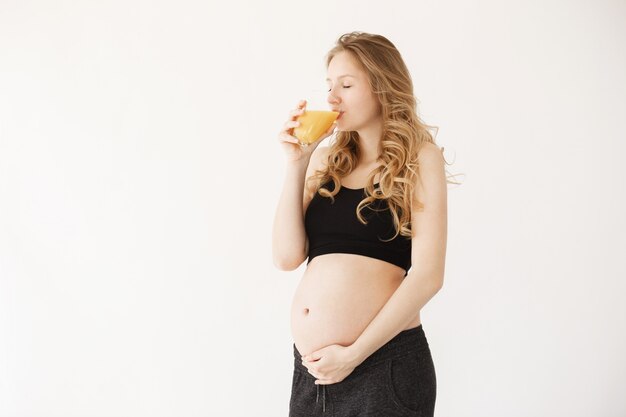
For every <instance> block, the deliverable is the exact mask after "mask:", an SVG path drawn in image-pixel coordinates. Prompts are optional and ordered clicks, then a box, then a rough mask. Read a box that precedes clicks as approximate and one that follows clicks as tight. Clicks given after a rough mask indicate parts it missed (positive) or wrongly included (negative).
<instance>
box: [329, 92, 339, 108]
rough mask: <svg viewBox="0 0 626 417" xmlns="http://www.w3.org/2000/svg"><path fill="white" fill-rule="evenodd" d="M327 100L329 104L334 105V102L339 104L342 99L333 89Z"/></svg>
mask: <svg viewBox="0 0 626 417" xmlns="http://www.w3.org/2000/svg"><path fill="white" fill-rule="evenodd" d="M327 101H328V104H330V105H334V104H339V103H340V101H341V100H339V98H338V97H337V96H335V95H334V94H333V92H332V91H330V92H329V93H328V99H327Z"/></svg>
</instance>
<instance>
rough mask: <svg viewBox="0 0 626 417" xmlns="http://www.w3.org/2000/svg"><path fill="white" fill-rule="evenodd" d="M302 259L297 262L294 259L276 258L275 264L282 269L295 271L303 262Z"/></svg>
mask: <svg viewBox="0 0 626 417" xmlns="http://www.w3.org/2000/svg"><path fill="white" fill-rule="evenodd" d="M302 262H303V261H302V260H300V261H299V262H296V261H295V260H294V259H287V258H274V266H275V267H276V269H278V270H280V271H294V270H296V269H298V267H299V266H300V265H301V264H302Z"/></svg>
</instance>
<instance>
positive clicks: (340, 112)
mask: <svg viewBox="0 0 626 417" xmlns="http://www.w3.org/2000/svg"><path fill="white" fill-rule="evenodd" d="M335 111H338V112H339V116H337V120H339V119H341V116H343V114H344V113H345V112H342V111H340V110H335Z"/></svg>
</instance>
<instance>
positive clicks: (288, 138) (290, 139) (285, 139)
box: [278, 132, 300, 143]
mask: <svg viewBox="0 0 626 417" xmlns="http://www.w3.org/2000/svg"><path fill="white" fill-rule="evenodd" d="M278 141H279V142H291V143H300V141H299V140H298V138H296V137H293V136H291V135H290V134H289V133H287V132H280V134H279V135H278Z"/></svg>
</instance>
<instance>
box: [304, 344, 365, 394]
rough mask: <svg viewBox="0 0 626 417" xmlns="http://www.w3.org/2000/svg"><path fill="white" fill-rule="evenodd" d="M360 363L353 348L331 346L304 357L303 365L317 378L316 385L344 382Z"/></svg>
mask: <svg viewBox="0 0 626 417" xmlns="http://www.w3.org/2000/svg"><path fill="white" fill-rule="evenodd" d="M359 363H360V362H359V360H358V357H357V355H356V354H355V353H354V351H353V350H352V349H351V347H350V346H347V347H346V346H341V345H329V346H326V347H324V348H322V349H319V350H316V351H315V352H312V353H309V354H308V355H304V356H303V357H302V364H303V365H304V366H306V367H307V369H308V370H309V373H310V374H311V375H313V376H314V377H315V378H317V380H316V381H315V384H316V385H329V384H336V383H337V382H341V381H343V380H344V379H345V378H346V377H347V376H348V375H350V374H351V373H352V371H354V368H356V367H357V366H358V365H359Z"/></svg>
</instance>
